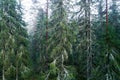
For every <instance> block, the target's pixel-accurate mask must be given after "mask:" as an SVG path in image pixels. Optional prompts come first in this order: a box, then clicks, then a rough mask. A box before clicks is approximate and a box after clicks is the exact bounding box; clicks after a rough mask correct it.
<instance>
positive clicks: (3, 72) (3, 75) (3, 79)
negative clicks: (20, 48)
mask: <svg viewBox="0 0 120 80" xmlns="http://www.w3.org/2000/svg"><path fill="white" fill-rule="evenodd" d="M2 54H3V69H2V80H5V53H4V50H2Z"/></svg>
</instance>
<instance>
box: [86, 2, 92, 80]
mask: <svg viewBox="0 0 120 80" xmlns="http://www.w3.org/2000/svg"><path fill="white" fill-rule="evenodd" d="M85 24H86V53H87V80H90V78H91V68H92V53H91V27H90V0H86V1H85Z"/></svg>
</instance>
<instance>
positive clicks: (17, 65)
mask: <svg viewBox="0 0 120 80" xmlns="http://www.w3.org/2000/svg"><path fill="white" fill-rule="evenodd" d="M16 80H18V61H17V62H16Z"/></svg>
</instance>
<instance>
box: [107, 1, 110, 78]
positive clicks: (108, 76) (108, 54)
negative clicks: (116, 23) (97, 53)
mask: <svg viewBox="0 0 120 80" xmlns="http://www.w3.org/2000/svg"><path fill="white" fill-rule="evenodd" d="M107 34H108V0H106V42H107V41H108V38H107ZM106 54H107V61H106V71H107V74H106V80H110V75H109V73H110V72H109V56H110V53H109V46H108V45H107V53H106Z"/></svg>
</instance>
